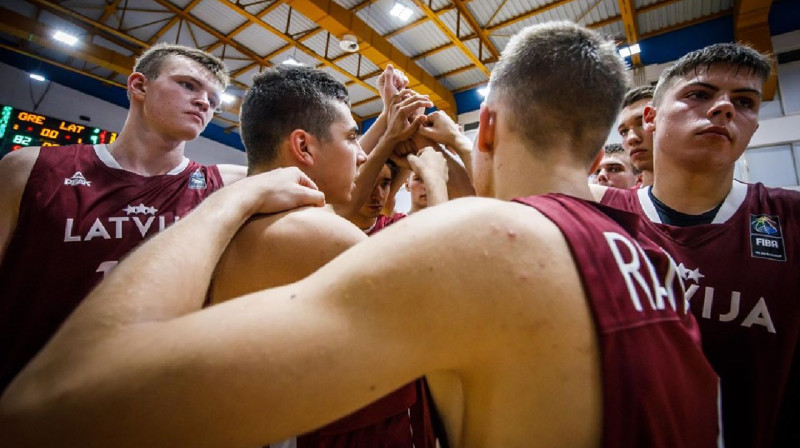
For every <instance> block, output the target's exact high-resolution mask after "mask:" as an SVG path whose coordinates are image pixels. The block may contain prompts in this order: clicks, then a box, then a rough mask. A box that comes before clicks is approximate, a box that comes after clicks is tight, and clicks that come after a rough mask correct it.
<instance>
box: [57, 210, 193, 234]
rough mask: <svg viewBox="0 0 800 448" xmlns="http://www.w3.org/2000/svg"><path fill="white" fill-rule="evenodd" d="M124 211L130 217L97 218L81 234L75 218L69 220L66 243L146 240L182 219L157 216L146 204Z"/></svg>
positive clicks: (66, 225)
mask: <svg viewBox="0 0 800 448" xmlns="http://www.w3.org/2000/svg"><path fill="white" fill-rule="evenodd" d="M123 211H124V212H125V213H126V215H128V216H110V217H108V218H105V219H103V218H96V219H95V220H94V222H93V223H92V225H91V226H90V227H89V229H88V230H86V231H85V232H80V231H79V229H77V228H76V224H75V219H74V218H67V219H66V221H65V224H64V242H65V243H71V242H79V241H92V240H94V239H105V240H111V239H117V240H121V239H124V238H130V237H131V236H133V235H138V236H139V237H140V238H142V239H144V238H145V237H146V236H147V235H148V234H151V233H156V232H160V231H162V230H164V229H166V228H167V226H168V225H169V224H172V223H174V222H177V221H178V220H179V219H180V217H179V216H177V215H173V216H169V215H170V214H171V213H170V214H167V215H156V212H158V210H157V209H156V208H155V207H148V206H146V205H144V204H139V205H136V206H131V205H129V206H127V207H126V208H124V209H123ZM130 215H133V216H130ZM137 215H140V216H137Z"/></svg>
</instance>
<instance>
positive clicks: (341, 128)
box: [314, 101, 367, 204]
mask: <svg viewBox="0 0 800 448" xmlns="http://www.w3.org/2000/svg"><path fill="white" fill-rule="evenodd" d="M334 104H335V107H336V109H337V111H338V115H339V118H338V119H337V120H336V121H334V122H333V123H332V124H331V127H330V132H329V137H330V138H328V139H320V138H316V137H315V138H314V141H315V143H316V144H317V145H318V146H319V152H318V155H317V157H318V159H317V161H316V164H317V166H318V168H319V170H318V172H317V173H316V175H315V176H314V180H315V181H316V182H317V186H318V187H319V189H320V190H321V191H322V192H324V193H325V200H326V201H327V202H328V203H331V204H344V203H347V202H348V201H350V194H351V192H352V190H353V180H354V179H355V177H356V171H357V168H358V166H359V165H361V164H362V163H364V161H365V160H366V158H367V156H366V154H364V151H363V150H362V149H361V145H360V144H359V143H358V136H359V132H358V125H357V124H356V122H355V120H353V117H352V115H351V114H350V108H349V107H347V105H346V104H344V103H342V102H340V101H336V102H334Z"/></svg>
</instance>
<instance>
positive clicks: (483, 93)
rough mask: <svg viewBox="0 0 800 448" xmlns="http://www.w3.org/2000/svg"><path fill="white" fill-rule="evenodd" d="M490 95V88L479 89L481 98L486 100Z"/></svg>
mask: <svg viewBox="0 0 800 448" xmlns="http://www.w3.org/2000/svg"><path fill="white" fill-rule="evenodd" d="M488 94H489V86H486V87H481V88H480V89H478V95H480V96H482V97H484V98H485V97H486V95H488Z"/></svg>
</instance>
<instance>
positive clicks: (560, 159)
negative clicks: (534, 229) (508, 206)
mask: <svg viewBox="0 0 800 448" xmlns="http://www.w3.org/2000/svg"><path fill="white" fill-rule="evenodd" d="M512 145H513V144H512ZM509 146H511V145H507V147H506V148H505V149H503V150H500V151H496V152H495V155H494V164H493V165H494V173H493V179H494V193H495V197H496V198H498V199H502V200H509V199H512V198H515V197H524V196H531V195H540V194H547V193H562V194H566V195H570V196H574V197H577V198H581V199H587V200H593V199H592V194H591V192H590V190H589V186H588V183H587V181H586V176H587V171H586V170H587V169H588V168H587V167H584V166H583V165H582V164H581V163H579V162H577V161H575V160H574V159H573V158H572V156H571V155H570V154H571V151H570V150H569V149H567V148H563V149H555V148H553V149H552V150H548V151H547V152H546V153H543V154H539V155H536V156H534V155H533V154H532V151H530V149H528V148H525V147H523V146H522V145H521V144H519V145H517V146H518V147H516V148H511V147H509Z"/></svg>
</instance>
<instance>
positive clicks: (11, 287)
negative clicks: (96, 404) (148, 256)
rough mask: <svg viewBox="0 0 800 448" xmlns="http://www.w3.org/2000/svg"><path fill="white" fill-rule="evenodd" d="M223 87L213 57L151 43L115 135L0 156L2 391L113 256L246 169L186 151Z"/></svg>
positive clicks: (223, 75) (139, 63)
mask: <svg viewBox="0 0 800 448" xmlns="http://www.w3.org/2000/svg"><path fill="white" fill-rule="evenodd" d="M227 84H228V75H227V74H226V71H225V66H224V64H223V63H222V61H220V60H219V59H217V58H216V57H214V56H212V55H209V54H207V53H204V52H202V51H199V50H195V49H192V48H187V47H182V46H177V45H156V46H154V47H152V48H151V49H149V50H148V51H146V52H145V53H144V54H142V55H141V56H140V57H139V59H138V60H137V62H136V66H135V67H134V69H133V74H131V75H130V77H128V84H127V86H128V96H129V98H130V103H131V104H130V111H129V113H128V117H127V119H126V121H125V125H124V127H123V129H122V132H120V134H119V137H118V138H117V139H116V141H114V142H113V143H111V144H109V145H94V146H91V145H71V146H65V147H57V148H55V147H46V148H39V147H30V148H22V149H20V150H18V151H15V152H13V153H11V154H9V155H7V156H6V157H4V158H3V159H2V161H0V177H2V179H3V188H2V189H0V260H2V261H1V262H0V284H2V285H3V286H2V292H0V340H2V341H3V344H2V347H1V348H0V390H2V389H4V388H5V387H6V385H7V384H8V382H9V381H11V379H12V378H13V377H14V375H16V373H17V372H18V371H19V370H20V369H21V368H22V367H23V366H24V365H25V364H26V363H27V362H28V361H29V360H30V358H31V357H33V355H34V354H35V353H36V352H37V351H38V350H39V349H40V348H41V347H42V346H43V345H44V344H45V342H47V340H48V339H49V338H50V336H51V335H52V334H53V332H54V331H55V330H56V329H57V328H58V326H59V325H60V324H61V322H62V321H63V320H64V319H65V318H66V317H67V316H68V315H69V313H70V312H71V311H72V310H73V309H74V308H75V306H77V304H78V303H79V302H80V300H81V299H83V297H84V296H85V295H86V294H87V293H88V292H89V290H90V289H91V288H92V287H93V286H94V285H95V284H97V282H98V281H100V280H101V279H102V278H103V276H104V275H106V274H107V273H108V271H109V270H110V269H112V268H113V267H114V266H115V265H116V264H117V262H118V260H119V259H120V258H122V257H123V256H124V255H125V254H126V253H127V252H129V251H130V250H131V249H132V248H133V247H135V246H136V245H137V244H139V243H140V242H141V241H142V240H144V239H145V238H147V237H149V236H151V235H153V234H155V233H156V232H158V231H161V230H163V229H164V228H165V227H167V226H168V225H170V224H172V223H173V222H175V221H176V220H178V219H179V218H181V217H182V216H184V215H186V214H187V213H188V212H189V211H190V210H192V209H193V208H194V207H195V206H197V204H199V203H200V201H202V200H203V199H204V198H205V197H206V196H208V195H209V194H211V193H212V192H214V191H215V190H217V189H218V188H220V187H221V186H222V185H223V184H225V183H230V182H232V181H234V180H237V179H239V178H241V177H243V176H244V173H245V169H244V167H240V166H233V165H220V166H202V165H199V164H197V163H195V162H192V161H190V160H189V159H187V158H186V157H185V156H184V145H185V143H186V142H187V141H190V140H194V139H195V138H197V136H198V135H200V133H201V132H202V131H203V129H205V127H206V125H207V124H208V122H209V121H210V120H211V118H212V116H213V114H214V110H215V109H216V108H217V106H218V105H219V101H220V95H221V94H222V92H223V91H224V89H225V87H226V86H227Z"/></svg>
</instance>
